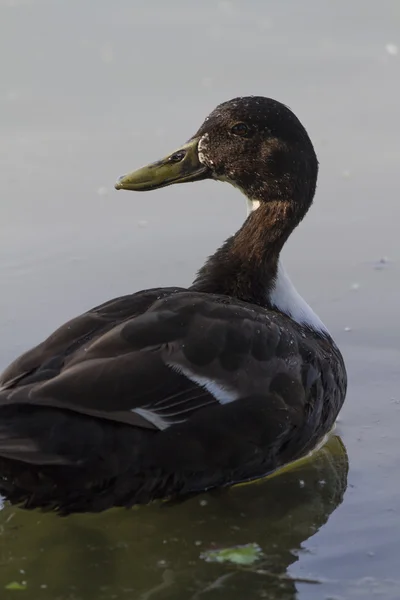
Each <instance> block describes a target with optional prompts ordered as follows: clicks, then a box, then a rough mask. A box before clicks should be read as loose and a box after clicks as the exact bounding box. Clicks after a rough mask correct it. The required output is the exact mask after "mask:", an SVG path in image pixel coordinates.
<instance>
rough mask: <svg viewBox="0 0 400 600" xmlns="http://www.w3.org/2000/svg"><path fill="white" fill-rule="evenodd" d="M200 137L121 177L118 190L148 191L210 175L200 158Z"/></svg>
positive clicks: (116, 186) (117, 185)
mask: <svg viewBox="0 0 400 600" xmlns="http://www.w3.org/2000/svg"><path fill="white" fill-rule="evenodd" d="M198 143H199V139H198V138H193V139H192V140H190V141H189V142H188V143H187V144H185V145H184V146H182V148H179V150H175V152H173V153H172V154H170V155H169V156H167V157H165V158H163V159H162V160H159V161H157V162H155V163H151V164H150V165H147V166H146V167H142V168H141V169H138V170H137V171H132V173H128V174H127V175H123V176H122V177H120V178H119V179H118V181H117V183H116V184H115V188H116V189H117V190H134V191H137V192H146V191H148V190H156V189H158V188H161V187H165V186H166V185H172V184H173V183H185V182H187V181H199V180H200V179H207V178H208V177H210V170H209V168H208V167H207V166H206V165H203V164H202V163H201V162H200V160H199V153H198Z"/></svg>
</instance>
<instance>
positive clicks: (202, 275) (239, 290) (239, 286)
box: [192, 200, 299, 306]
mask: <svg viewBox="0 0 400 600" xmlns="http://www.w3.org/2000/svg"><path fill="white" fill-rule="evenodd" d="M298 220H299V219H297V218H296V215H295V214H293V208H292V204H291V203H289V202H287V203H286V202H284V201H282V200H279V201H276V202H268V203H264V202H262V203H261V205H260V206H259V208H257V209H256V210H253V211H252V212H251V213H250V214H249V216H248V217H247V219H246V221H245V222H244V224H243V225H242V227H241V228H240V229H239V231H238V232H237V233H236V234H235V235H233V236H232V237H230V238H228V239H227V240H226V242H225V243H224V244H223V245H222V246H221V247H220V248H219V249H218V250H217V251H216V252H215V254H213V255H212V256H211V257H210V258H209V259H208V260H207V261H206V263H205V265H204V266H203V267H202V268H201V269H200V271H199V272H198V275H197V277H196V279H195V281H194V283H193V286H192V289H195V290H197V291H201V292H208V293H214V294H225V295H227V296H233V297H235V298H238V299H240V300H243V301H245V302H252V303H253V304H259V305H261V306H264V305H266V304H268V298H269V293H270V291H271V290H272V288H273V286H274V283H275V279H276V276H277V273H278V260H279V254H280V251H281V249H282V247H283V245H284V243H285V242H286V240H287V238H288V237H289V235H290V233H291V231H292V230H293V228H294V227H295V226H296V225H297V223H298Z"/></svg>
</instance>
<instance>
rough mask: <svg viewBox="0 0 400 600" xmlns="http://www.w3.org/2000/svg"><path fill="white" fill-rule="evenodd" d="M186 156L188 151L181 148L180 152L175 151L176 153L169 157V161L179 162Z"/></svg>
mask: <svg viewBox="0 0 400 600" xmlns="http://www.w3.org/2000/svg"><path fill="white" fill-rule="evenodd" d="M185 156H186V152H185V150H179V152H175V153H174V154H171V156H170V157H169V159H168V162H174V163H178V162H181V160H183V159H184V158H185Z"/></svg>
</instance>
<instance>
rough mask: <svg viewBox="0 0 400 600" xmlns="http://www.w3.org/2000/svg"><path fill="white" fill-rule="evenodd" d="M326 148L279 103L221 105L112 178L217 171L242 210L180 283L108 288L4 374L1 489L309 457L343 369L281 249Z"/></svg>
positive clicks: (146, 488) (19, 490)
mask: <svg viewBox="0 0 400 600" xmlns="http://www.w3.org/2000/svg"><path fill="white" fill-rule="evenodd" d="M317 177H318V160H317V156H316V153H315V150H314V147H313V144H312V142H311V140H310V137H309V135H308V133H307V131H306V129H305V127H304V126H303V125H302V123H301V122H300V120H299V119H298V118H297V117H296V115H295V114H294V113H293V112H292V111H291V109H289V108H288V107H287V106H286V105H284V104H282V103H281V102H278V101H277V100H274V99H272V98H267V97H263V96H245V97H237V98H234V99H232V100H229V101H227V102H224V103H222V104H220V105H218V106H217V107H216V108H215V109H214V110H213V111H212V112H211V113H210V115H209V116H208V117H207V118H206V119H205V121H204V122H203V124H202V125H201V127H200V128H199V129H198V131H197V133H196V134H195V135H193V136H192V137H191V138H190V139H189V141H188V142H187V143H185V144H183V145H182V146H181V147H179V148H178V149H177V150H175V151H174V152H172V153H171V154H169V155H168V156H166V157H165V158H163V159H161V160H158V161H156V162H154V163H151V164H149V165H147V166H144V167H142V168H140V169H137V170H134V171H133V172H130V173H128V174H126V175H124V176H122V177H120V178H119V179H118V180H117V182H116V184H115V188H116V189H117V190H128V191H140V192H146V191H151V190H156V189H159V188H162V187H164V186H169V185H173V184H179V183H185V182H197V181H201V180H206V179H212V180H217V181H222V182H228V183H230V184H232V185H233V186H234V187H236V188H238V189H239V190H240V191H241V192H242V193H243V194H244V196H245V198H246V200H247V203H248V207H249V210H248V215H247V218H246V219H245V221H244V223H243V224H242V226H241V227H240V228H239V229H238V231H237V232H236V233H235V234H234V235H232V236H230V237H229V238H228V239H227V240H226V241H225V242H224V243H223V244H222V245H221V246H220V247H219V248H218V249H217V250H216V251H215V252H214V254H212V255H211V256H210V257H209V258H208V259H207V260H206V262H205V264H204V265H203V266H202V267H201V268H200V270H199V271H198V272H197V274H196V276H195V277H194V280H193V283H192V284H191V285H189V286H188V287H187V288H183V287H176V286H171V287H166V288H165V287H164V288H155V289H147V290H143V291H138V292H134V293H132V294H128V295H125V296H121V297H117V298H115V299H113V300H110V301H107V302H105V303H103V304H101V305H99V306H96V307H95V308H93V309H91V310H88V311H87V312H85V313H83V314H82V315H80V316H78V317H76V318H74V319H72V320H70V321H69V322H67V323H66V324H64V325H62V326H61V327H60V328H59V329H57V330H56V331H55V332H54V333H52V334H51V335H50V336H49V337H48V338H47V339H45V340H44V341H43V342H41V343H39V345H37V346H36V347H34V348H33V349H31V350H29V351H27V352H26V353H25V354H23V355H22V356H21V357H19V358H17V359H16V360H15V361H14V362H13V363H12V364H11V365H10V366H9V367H8V368H6V369H5V371H4V372H3V374H2V375H1V377H0V493H1V494H2V495H3V496H4V497H5V498H6V499H8V500H9V501H10V502H11V503H13V504H16V505H19V506H21V507H23V508H25V509H42V510H53V511H55V512H56V513H58V514H62V515H67V514H71V513H77V512H101V511H104V510H107V509H111V508H116V507H125V508H131V507H134V506H137V505H144V504H149V503H152V502H154V501H161V502H163V501H174V500H176V501H182V500H184V499H185V498H187V497H190V496H193V495H197V494H201V493H205V492H213V491H214V492H216V493H218V491H221V490H224V489H226V488H228V489H229V488H231V487H232V486H235V485H236V484H239V483H244V482H251V481H254V480H257V479H260V478H262V477H265V476H267V475H270V474H273V473H275V472H279V469H281V468H282V467H284V466H285V465H288V464H290V463H292V462H293V461H296V460H298V459H300V458H302V457H305V456H307V455H308V454H309V453H310V452H312V450H313V449H315V448H316V447H317V446H318V445H319V444H321V443H322V442H323V440H324V439H325V438H326V436H327V435H328V434H329V432H330V431H331V430H332V429H333V427H334V425H335V421H336V418H337V416H338V413H339V411H340V409H341V407H342V405H343V402H344V399H345V395H346V389H347V374H346V367H345V363H344V360H343V357H342V354H341V352H340V350H339V348H338V346H337V345H336V343H335V342H334V340H333V338H332V336H331V335H330V333H329V331H328V329H327V328H326V327H325V325H324V324H323V322H322V321H321V320H320V319H319V317H318V316H317V315H316V314H315V312H314V311H313V310H312V308H311V307H310V306H309V305H308V304H307V302H306V301H305V300H304V299H303V297H302V296H301V295H300V294H299V293H298V292H297V291H296V289H295V287H294V285H293V284H292V282H291V280H290V278H289V276H288V274H287V272H286V271H285V269H284V267H283V264H282V260H281V258H280V255H281V251H282V248H283V246H284V244H285V243H286V241H287V239H288V238H289V236H290V234H291V233H292V231H293V230H294V229H295V228H296V227H297V225H298V224H299V223H300V222H301V221H302V219H303V218H304V217H305V215H306V214H307V212H308V210H309V208H310V206H311V205H312V203H313V199H314V194H315V190H316V184H317Z"/></svg>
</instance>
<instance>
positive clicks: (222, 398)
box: [168, 363, 240, 404]
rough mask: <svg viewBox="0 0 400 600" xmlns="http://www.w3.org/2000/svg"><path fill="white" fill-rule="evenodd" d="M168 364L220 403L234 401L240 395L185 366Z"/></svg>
mask: <svg viewBox="0 0 400 600" xmlns="http://www.w3.org/2000/svg"><path fill="white" fill-rule="evenodd" d="M168 366H169V367H172V368H173V369H174V370H175V371H177V372H178V373H181V375H185V377H187V378H188V379H190V381H193V382H194V383H197V385H199V386H200V387H202V388H204V389H205V390H207V392H208V393H209V394H211V395H212V396H214V398H215V399H216V400H218V402H219V403H220V404H228V403H229V402H234V401H235V400H238V399H239V397H240V394H239V393H238V392H236V391H234V390H232V389H228V388H226V387H224V386H222V385H221V384H219V383H217V382H216V381H213V380H212V379H210V378H209V377H201V376H200V375H197V373H196V374H195V373H192V371H190V370H189V369H188V368H187V367H182V366H181V365H177V364H175V363H168Z"/></svg>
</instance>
